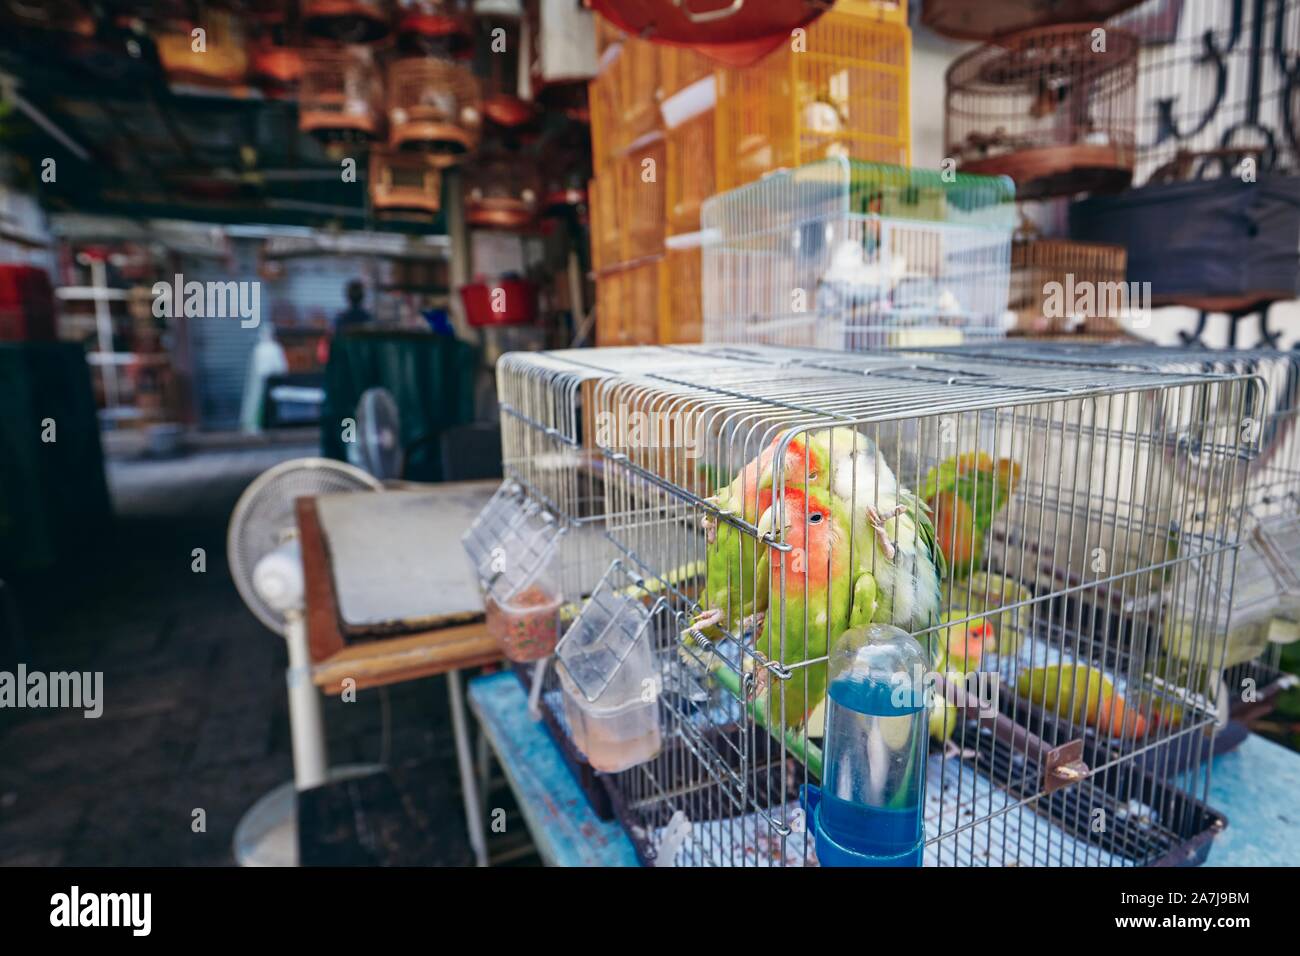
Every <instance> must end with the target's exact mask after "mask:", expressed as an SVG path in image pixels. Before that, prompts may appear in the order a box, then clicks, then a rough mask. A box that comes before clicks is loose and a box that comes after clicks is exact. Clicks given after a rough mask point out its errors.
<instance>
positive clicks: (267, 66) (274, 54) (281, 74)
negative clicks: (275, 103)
mask: <svg viewBox="0 0 1300 956" xmlns="http://www.w3.org/2000/svg"><path fill="white" fill-rule="evenodd" d="M248 72H249V75H250V76H251V77H252V79H253V80H254V82H256V83H258V84H259V85H260V86H261V87H262V90H263V92H265V93H267V94H269V95H271V96H285V95H287V94H289V93H290V92H292V91H293V90H296V89H297V88H298V84H299V83H300V82H301V81H302V72H303V60H302V51H301V50H298V49H294V48H293V47H287V46H277V45H275V44H273V43H270V42H266V41H265V40H264V41H262V42H259V43H256V44H254V45H253V47H252V49H251V51H250V55H249V63H248Z"/></svg>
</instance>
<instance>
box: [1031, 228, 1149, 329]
mask: <svg viewBox="0 0 1300 956" xmlns="http://www.w3.org/2000/svg"><path fill="white" fill-rule="evenodd" d="M1127 261H1128V256H1127V253H1126V252H1125V249H1124V247H1123V246H1115V245H1107V244H1104V243H1099V242H1079V241H1076V240H1071V239H1044V238H1041V237H1039V236H1037V235H1035V234H1033V233H1032V231H1022V232H1021V233H1019V234H1017V235H1016V237H1015V238H1014V239H1013V240H1012V243H1011V283H1010V297H1009V298H1008V301H1007V305H1008V308H1010V309H1011V310H1012V311H1013V312H1015V314H1016V329H1017V331H1019V332H1021V333H1024V334H1028V335H1057V334H1061V333H1066V332H1076V331H1081V332H1085V333H1087V334H1089V335H1118V334H1120V332H1121V331H1122V326H1121V325H1120V322H1119V320H1120V318H1121V315H1122V313H1124V312H1125V311H1126V309H1127V308H1128V307H1129V305H1130V304H1129V303H1127V302H1126V301H1125V296H1126V294H1127V289H1128V286H1127V284H1126V280H1125V267H1126V265H1127ZM1134 305H1135V304H1134Z"/></svg>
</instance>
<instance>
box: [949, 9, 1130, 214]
mask: <svg viewBox="0 0 1300 956" xmlns="http://www.w3.org/2000/svg"><path fill="white" fill-rule="evenodd" d="M1137 64H1138V41H1137V37H1136V36H1134V35H1133V34H1132V33H1130V32H1128V31H1127V30H1123V29H1120V28H1118V27H1102V26H1100V25H1098V24H1068V25H1065V26H1052V27H1042V28H1038V29H1033V30H1026V31H1023V32H1021V33H1016V34H1013V35H1010V36H1006V37H1001V38H999V39H997V40H995V41H994V42H992V43H989V44H986V45H985V46H982V47H979V48H977V49H975V50H972V51H971V52H970V53H967V54H966V55H964V56H962V57H961V58H960V59H958V60H957V61H956V62H954V63H953V64H952V66H950V67H949V68H948V73H947V94H946V123H945V142H946V143H947V144H948V145H947V150H948V155H949V156H950V157H952V158H953V159H955V160H956V162H957V165H958V167H959V168H960V169H961V170H962V171H963V172H971V173H980V174H983V175H1005V176H1010V177H1011V178H1012V179H1013V180H1015V182H1016V187H1017V194H1018V195H1019V196H1020V198H1022V199H1039V198H1045V197H1049V196H1064V195H1071V194H1073V193H1079V192H1113V191H1116V190H1119V189H1122V188H1124V187H1125V186H1127V185H1128V183H1129V181H1130V180H1131V179H1132V176H1133V163H1134V159H1135V155H1136V152H1135V141H1134V120H1135V110H1136V103H1137V101H1136V91H1137V86H1136V80H1137Z"/></svg>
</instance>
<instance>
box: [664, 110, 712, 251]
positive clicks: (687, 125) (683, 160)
mask: <svg viewBox="0 0 1300 956" xmlns="http://www.w3.org/2000/svg"><path fill="white" fill-rule="evenodd" d="M713 127H714V115H713V110H708V111H707V112H704V113H701V114H699V115H698V116H695V117H693V118H691V119H689V120H687V121H686V122H684V123H682V124H681V125H680V126H676V127H674V128H672V129H670V130H668V131H667V132H666V133H665V134H664V139H665V141H666V144H667V145H666V160H667V161H666V163H665V168H664V179H665V186H666V190H667V196H666V198H665V202H666V204H667V210H666V218H667V232H668V234H669V235H676V234H679V233H686V232H695V231H696V230H698V229H699V228H700V204H701V203H702V202H704V200H706V199H708V198H709V197H710V196H712V195H713V192H714V188H713V186H714V168H715V166H716V158H715V156H714V149H713V147H714V129H713Z"/></svg>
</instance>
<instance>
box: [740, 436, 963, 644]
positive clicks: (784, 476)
mask: <svg viewBox="0 0 1300 956" xmlns="http://www.w3.org/2000/svg"><path fill="white" fill-rule="evenodd" d="M785 434H786V433H785V432H782V433H781V434H779V435H777V436H776V438H774V439H773V440H772V443H771V444H770V445H769V446H768V447H767V448H766V449H765V450H764V451H763V452H762V454H760V455H759V456H757V457H756V458H755V459H754V460H753V461H751V462H750V463H749V464H748V465H747V466H746V467H745V468H744V469H743V470H742V472H741V473H740V475H738V476H737V478H736V480H735V481H733V482H732V484H731V485H730V486H729V487H728V488H726V489H724V490H723V492H721V493H720V495H719V500H720V501H723V502H726V501H731V500H735V499H737V498H740V497H744V498H745V499H746V500H752V499H753V498H754V497H755V496H756V495H758V494H761V493H762V492H763V490H765V489H767V490H770V489H771V488H772V485H773V483H774V482H775V480H776V475H777V473H778V472H779V473H780V474H781V480H782V483H783V484H784V486H785V487H787V488H790V487H808V488H817V489H822V490H825V491H827V492H829V493H830V494H831V495H833V496H834V498H835V499H836V500H837V501H838V502H839V503H840V505H841V506H842V507H843V508H844V509H845V510H846V512H848V514H849V528H850V529H851V532H852V536H851V541H850V542H849V547H850V548H851V550H852V552H853V553H852V555H851V556H850V561H851V563H852V564H853V565H854V566H855V567H856V568H863V567H865V568H866V569H868V570H870V572H871V574H872V576H873V578H874V582H873V583H874V584H875V586H876V594H877V602H876V605H875V607H874V608H873V609H872V616H871V617H870V618H867V617H865V607H866V605H865V604H864V603H862V602H858V603H857V604H856V605H855V614H854V620H853V622H852V623H853V625H854V626H859V625H865V624H871V623H884V624H893V625H895V626H897V627H901V628H903V629H904V630H907V631H909V632H912V633H915V632H916V631H920V630H924V629H925V628H928V627H932V626H933V625H934V624H936V623H937V622H938V619H939V597H940V588H939V581H940V579H941V578H942V577H943V575H944V574H945V572H946V568H945V563H944V557H943V552H942V551H941V550H940V549H939V547H938V545H937V543H936V535H935V528H934V524H933V522H932V521H931V520H930V512H929V508H928V507H927V506H926V505H925V503H924V502H922V501H921V500H920V499H918V498H917V497H916V496H915V495H914V494H912V492H910V491H909V490H908V489H907V488H905V487H904V486H902V485H900V484H899V483H898V479H897V478H896V477H895V475H894V472H893V470H892V469H891V468H890V467H889V463H888V462H887V461H886V460H885V456H884V455H882V454H880V452H879V449H878V448H877V447H876V443H875V442H873V441H872V440H871V439H870V438H868V437H867V436H866V435H864V434H862V433H861V432H859V431H857V430H856V429H853V428H848V427H843V426H839V427H835V428H816V429H812V430H810V431H807V432H798V433H796V434H794V435H793V436H792V437H791V438H790V440H789V442H788V443H787V445H786V450H785V455H784V458H783V459H782V461H781V462H779V463H775V464H774V461H773V459H774V458H775V455H776V450H777V447H778V446H779V445H780V443H781V441H782V439H783V438H784V436H785Z"/></svg>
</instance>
